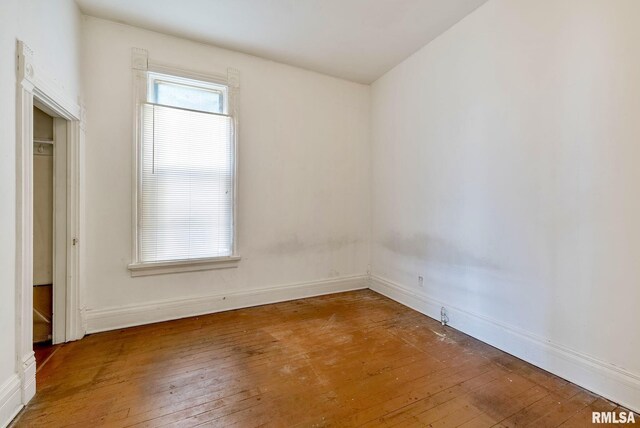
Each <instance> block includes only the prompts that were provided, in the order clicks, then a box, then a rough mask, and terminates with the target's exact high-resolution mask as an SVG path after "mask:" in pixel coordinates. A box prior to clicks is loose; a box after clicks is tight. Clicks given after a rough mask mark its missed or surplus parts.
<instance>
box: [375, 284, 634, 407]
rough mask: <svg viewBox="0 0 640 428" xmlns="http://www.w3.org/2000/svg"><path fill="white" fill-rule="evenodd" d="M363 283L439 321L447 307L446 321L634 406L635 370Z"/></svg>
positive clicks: (403, 291) (393, 287) (392, 287)
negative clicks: (631, 370) (622, 367)
mask: <svg viewBox="0 0 640 428" xmlns="http://www.w3.org/2000/svg"><path fill="white" fill-rule="evenodd" d="M369 288H371V289H372V290H373V291H376V292H378V293H380V294H382V295H384V296H387V297H389V298H390V299H393V300H395V301H397V302H399V303H402V304H403V305H405V306H408V307H410V308H412V309H415V310H416V311H418V312H421V313H423V314H425V315H427V316H429V317H431V318H434V319H436V320H437V321H440V309H441V308H442V307H443V306H444V307H446V308H447V315H448V317H449V323H448V324H449V325H450V326H451V327H453V328H455V329H457V330H460V331H462V332H464V333H466V334H468V335H470V336H473V337H475V338H476V339H478V340H481V341H483V342H485V343H488V344H489V345H492V346H495V347H496V348H498V349H501V350H503V351H505V352H507V353H509V354H512V355H515V356H516V357H518V358H521V359H523V360H525V361H527V362H529V363H531V364H533V365H535V366H537V367H540V368H542V369H544V370H546V371H549V372H551V373H553V374H555V375H557V376H560V377H562V378H564V379H567V380H568V381H571V382H573V383H575V384H577V385H580V386H582V387H583V388H586V389H588V390H590V391H593V392H595V393H596V394H599V395H602V396H604V397H607V398H608V399H610V400H612V401H614V402H616V403H619V404H621V405H623V406H625V407H627V408H629V409H631V410H634V411H636V412H638V411H640V375H639V374H636V373H631V372H629V371H627V370H624V369H621V368H619V367H616V366H614V365H612V364H609V363H607V362H604V361H601V360H598V359H596V358H594V357H591V356H589V355H586V354H583V353H580V352H578V351H575V350H573V349H569V348H567V347H565V346H562V345H559V344H557V343H553V342H551V341H550V340H549V339H545V338H543V337H540V336H537V335H535V334H532V333H530V332H528V331H525V330H523V329H521V328H518V327H515V326H512V325H508V324H505V323H502V322H500V321H497V320H494V319H491V318H489V317H485V316H483V315H479V314H474V313H471V312H469V311H465V310H463V309H459V308H456V307H455V306H454V305H451V304H449V303H446V302H439V301H437V300H434V299H431V298H429V297H427V296H425V295H424V294H421V293H419V292H417V291H415V290H411V289H409V288H408V287H404V286H402V285H400V284H397V283H395V282H392V281H389V280H386V279H384V278H380V277H377V276H372V277H371V280H370V284H369Z"/></svg>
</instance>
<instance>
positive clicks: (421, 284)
mask: <svg viewBox="0 0 640 428" xmlns="http://www.w3.org/2000/svg"><path fill="white" fill-rule="evenodd" d="M418 287H424V278H423V277H422V275H419V276H418Z"/></svg>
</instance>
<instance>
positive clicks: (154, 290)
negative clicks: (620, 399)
mask: <svg viewBox="0 0 640 428" xmlns="http://www.w3.org/2000/svg"><path fill="white" fill-rule="evenodd" d="M83 42H84V43H83V53H84V57H83V61H84V73H85V76H86V83H87V85H86V107H87V125H86V140H87V147H86V148H87V151H86V171H87V172H86V195H87V199H86V230H87V235H86V237H85V239H84V245H85V250H86V252H87V253H86V270H85V272H86V284H85V286H86V293H87V299H86V301H87V316H88V318H89V320H90V322H89V329H90V330H91V329H92V322H91V319H93V318H92V317H93V316H94V315H95V314H96V313H101V311H104V310H108V309H109V308H119V307H121V306H131V305H134V306H136V305H145V304H149V303H153V302H158V301H176V300H181V299H199V298H204V297H206V296H212V295H218V294H221V293H233V292H248V291H251V290H256V289H261V288H265V287H273V286H281V285H287V284H294V283H302V282H308V281H315V280H323V279H327V278H331V277H333V278H336V277H346V276H351V275H362V274H365V272H366V270H367V264H368V246H369V242H368V231H369V223H368V215H367V213H368V207H369V156H368V153H369V151H368V150H369V138H368V137H369V87H368V86H365V85H359V84H355V83H351V82H347V81H344V80H339V79H335V78H331V77H327V76H324V75H321V74H317V73H313V72H309V71H305V70H302V69H297V68H294V67H290V66H285V65H282V64H279V63H275V62H271V61H267V60H263V59H260V58H256V57H252V56H248V55H244V54H239V53H235V52H232V51H228V50H224V49H219V48H215V47H212V46H207V45H204V44H199V43H195V42H191V41H187V40H183V39H179V38H175V37H170V36H166V35H162V34H159V33H154V32H150V31H146V30H141V29H137V28H134V27H130V26H125V25H121V24H117V23H113V22H110V21H105V20H101V19H96V18H91V17H86V18H84V26H83ZM132 47H138V48H144V49H147V50H148V51H149V59H150V61H153V62H159V63H165V64H169V65H175V66H177V67H179V68H183V69H188V70H194V71H199V72H204V73H207V72H209V73H211V72H217V71H219V70H223V71H225V72H226V68H227V67H234V68H236V69H238V70H240V75H241V87H240V101H239V105H240V116H239V117H240V128H239V160H238V162H239V200H238V204H239V252H240V255H241V256H242V257H243V259H242V261H241V262H240V266H239V267H238V268H237V269H224V270H213V271H203V272H189V273H180V274H170V275H160V276H149V277H136V278H131V277H130V274H129V272H128V270H127V264H128V263H130V262H131V239H132V231H131V191H132V189H131V163H132V145H133V142H132V124H133V105H132V73H131V48H132ZM94 327H95V328H100V327H96V326H94Z"/></svg>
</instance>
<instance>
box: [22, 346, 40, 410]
mask: <svg viewBox="0 0 640 428" xmlns="http://www.w3.org/2000/svg"><path fill="white" fill-rule="evenodd" d="M20 378H21V379H22V386H21V390H22V403H23V404H26V403H28V402H29V401H30V400H31V399H32V398H33V397H34V396H35V395H36V354H35V353H34V352H33V351H31V352H29V353H27V355H25V356H24V358H23V359H22V373H20Z"/></svg>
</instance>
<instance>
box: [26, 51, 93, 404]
mask: <svg viewBox="0 0 640 428" xmlns="http://www.w3.org/2000/svg"><path fill="white" fill-rule="evenodd" d="M17 53H18V74H17V80H16V84H17V87H16V90H17V103H16V284H15V286H16V303H15V304H16V331H15V337H16V358H15V362H16V372H17V376H18V378H19V380H20V389H21V402H22V404H27V403H28V402H29V400H31V398H32V397H33V396H34V395H35V390H36V370H35V357H34V354H33V105H34V98H35V99H37V101H38V105H39V106H40V105H41V106H43V108H44V109H45V111H47V112H48V113H51V114H53V115H54V116H58V117H62V118H63V119H66V120H67V121H68V122H67V132H66V134H67V140H66V142H65V143H66V144H67V156H68V158H67V167H68V171H67V173H68V175H67V178H68V182H67V235H66V241H67V272H66V285H65V284H63V285H65V286H66V302H65V303H66V323H65V326H66V334H65V338H64V340H65V341H69V340H76V339H79V338H81V337H82V336H83V335H84V331H83V330H82V326H83V322H82V320H81V316H82V311H81V310H80V306H81V302H80V299H79V296H80V283H79V255H78V249H77V246H76V245H74V246H72V245H70V243H71V241H72V240H73V239H74V238H77V237H78V235H77V233H78V231H79V229H80V224H79V223H80V218H79V212H80V201H81V197H80V193H79V176H78V173H79V172H78V169H79V157H78V151H79V149H80V144H81V142H82V134H83V131H82V129H83V128H82V118H81V116H83V109H82V108H81V107H80V106H79V105H78V103H75V102H74V101H72V100H71V99H70V98H69V97H68V96H67V95H66V92H65V90H64V89H63V88H62V87H60V86H59V85H58V84H57V83H56V81H55V80H53V79H52V78H51V77H50V76H49V75H48V74H47V72H46V70H44V69H43V68H41V67H40V66H38V65H37V63H36V61H35V56H34V53H33V51H32V50H31V49H30V48H29V47H28V46H27V45H26V44H25V43H24V42H22V41H18V46H17ZM61 143H62V142H61V141H58V144H61Z"/></svg>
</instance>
